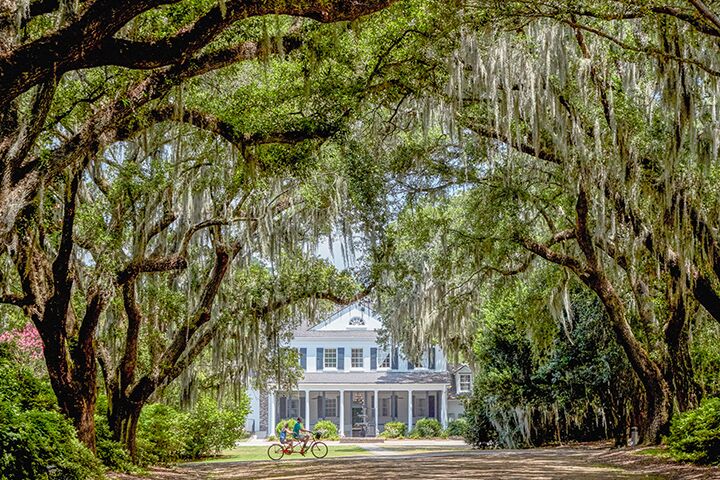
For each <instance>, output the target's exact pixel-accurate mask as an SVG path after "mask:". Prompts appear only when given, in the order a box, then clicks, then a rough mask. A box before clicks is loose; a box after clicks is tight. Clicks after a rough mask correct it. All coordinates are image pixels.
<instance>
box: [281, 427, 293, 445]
mask: <svg viewBox="0 0 720 480" xmlns="http://www.w3.org/2000/svg"><path fill="white" fill-rule="evenodd" d="M292 433H293V431H292V430H290V422H285V425H283V428H282V430H280V443H282V444H283V445H284V444H286V443H288V444H290V445H292V437H290V438H288V435H292Z"/></svg>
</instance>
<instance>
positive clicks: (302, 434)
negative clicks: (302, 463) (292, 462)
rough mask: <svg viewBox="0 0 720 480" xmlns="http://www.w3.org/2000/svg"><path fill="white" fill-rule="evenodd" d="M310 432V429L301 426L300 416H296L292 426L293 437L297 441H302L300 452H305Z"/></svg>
mask: <svg viewBox="0 0 720 480" xmlns="http://www.w3.org/2000/svg"><path fill="white" fill-rule="evenodd" d="M311 434H312V432H311V431H310V430H306V429H305V428H303V425H302V418H301V417H298V418H297V421H296V422H295V426H294V427H293V438H294V439H295V440H297V441H299V442H303V446H302V450H300V453H301V454H302V453H305V450H306V449H307V443H308V441H310V435H311Z"/></svg>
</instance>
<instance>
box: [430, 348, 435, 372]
mask: <svg viewBox="0 0 720 480" xmlns="http://www.w3.org/2000/svg"><path fill="white" fill-rule="evenodd" d="M428 368H429V369H430V370H435V347H430V350H428Z"/></svg>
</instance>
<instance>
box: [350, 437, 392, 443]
mask: <svg viewBox="0 0 720 480" xmlns="http://www.w3.org/2000/svg"><path fill="white" fill-rule="evenodd" d="M340 443H385V439H384V438H376V437H342V438H341V439H340Z"/></svg>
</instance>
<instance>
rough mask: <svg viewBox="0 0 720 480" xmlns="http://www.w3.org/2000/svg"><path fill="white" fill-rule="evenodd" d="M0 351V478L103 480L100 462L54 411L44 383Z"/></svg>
mask: <svg viewBox="0 0 720 480" xmlns="http://www.w3.org/2000/svg"><path fill="white" fill-rule="evenodd" d="M0 348H1V350H0V472H2V475H0V478H2V479H3V480H16V479H17V480H24V479H28V478H33V479H40V480H44V479H52V478H73V479H86V478H100V477H102V466H101V465H100V462H98V460H97V459H96V458H95V457H94V456H93V454H92V452H90V450H88V449H87V448H86V447H85V446H84V445H82V444H81V443H80V441H79V440H78V439H77V436H76V433H75V429H74V428H73V426H72V424H71V423H70V421H69V420H68V419H66V418H65V417H64V416H63V415H62V414H60V413H59V412H58V411H57V410H56V408H57V407H56V405H55V404H54V402H53V401H52V400H54V397H53V396H52V394H51V391H50V387H49V385H47V382H46V381H43V380H41V379H39V378H37V377H35V376H34V375H33V374H32V372H31V371H30V370H28V369H27V368H26V367H24V366H23V365H21V364H19V363H16V362H15V360H14V359H13V357H12V352H11V351H10V349H9V348H7V347H0Z"/></svg>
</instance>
